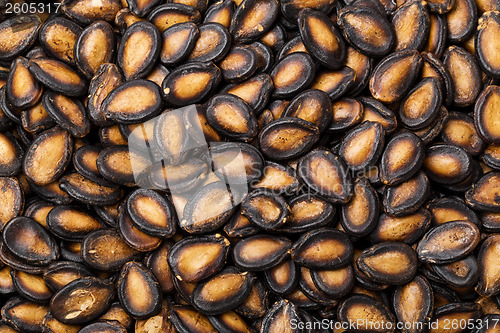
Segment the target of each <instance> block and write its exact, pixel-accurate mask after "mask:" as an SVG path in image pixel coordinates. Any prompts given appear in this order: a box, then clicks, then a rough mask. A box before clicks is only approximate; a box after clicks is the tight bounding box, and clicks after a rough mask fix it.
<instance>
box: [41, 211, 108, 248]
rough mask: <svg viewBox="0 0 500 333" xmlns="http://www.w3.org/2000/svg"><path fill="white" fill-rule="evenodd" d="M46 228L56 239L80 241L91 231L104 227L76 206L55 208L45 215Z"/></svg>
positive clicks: (92, 216)
mask: <svg viewBox="0 0 500 333" xmlns="http://www.w3.org/2000/svg"><path fill="white" fill-rule="evenodd" d="M47 227H48V229H49V230H50V231H51V232H52V233H54V234H55V235H56V236H57V237H59V238H62V239H66V240H70V241H80V240H82V239H83V238H84V237H85V236H86V235H87V234H89V233H90V232H92V231H95V230H100V229H102V228H103V227H104V226H103V225H102V224H101V222H100V221H99V220H98V219H97V217H95V216H94V215H93V214H92V213H90V212H89V211H87V210H85V209H83V208H80V207H78V206H65V205H61V206H57V207H54V208H53V209H52V210H51V211H50V212H49V214H48V215H47Z"/></svg>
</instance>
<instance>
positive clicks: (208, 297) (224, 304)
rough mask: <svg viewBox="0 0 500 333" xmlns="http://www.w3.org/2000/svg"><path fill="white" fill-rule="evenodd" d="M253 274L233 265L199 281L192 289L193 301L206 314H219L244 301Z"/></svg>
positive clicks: (248, 292) (250, 285) (249, 289)
mask: <svg viewBox="0 0 500 333" xmlns="http://www.w3.org/2000/svg"><path fill="white" fill-rule="evenodd" d="M253 278H254V277H253V276H252V275H251V274H250V273H248V272H242V271H240V270H238V269H237V268H235V267H227V268H225V269H224V270H223V271H221V272H220V273H218V274H217V275H215V276H213V277H211V278H209V279H207V280H205V281H204V282H201V283H199V284H198V285H197V286H196V288H195V289H194V290H193V302H194V304H195V305H196V306H197V307H198V308H199V309H200V310H201V311H202V312H203V313H206V314H208V315H219V314H222V313H224V312H226V311H228V310H230V309H233V308H235V307H236V306H238V305H240V304H241V303H243V302H244V301H245V299H246V298H247V297H248V295H249V294H250V291H251V287H252V280H253Z"/></svg>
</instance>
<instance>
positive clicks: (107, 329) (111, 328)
mask: <svg viewBox="0 0 500 333" xmlns="http://www.w3.org/2000/svg"><path fill="white" fill-rule="evenodd" d="M78 332H81V333H93V332H103V333H126V332H127V330H126V329H125V328H124V327H123V326H122V325H120V323H117V322H115V321H100V322H95V323H92V324H89V325H87V326H85V327H83V328H82V329H80V330H79V331H78Z"/></svg>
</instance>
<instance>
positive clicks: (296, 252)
mask: <svg viewBox="0 0 500 333" xmlns="http://www.w3.org/2000/svg"><path fill="white" fill-rule="evenodd" d="M352 256H353V246H352V243H351V241H350V240H349V238H348V237H347V235H346V234H345V233H344V232H341V231H338V230H335V229H331V228H322V229H318V230H315V231H310V232H308V233H306V234H303V235H302V236H301V237H300V238H299V239H298V240H297V241H296V242H295V243H294V244H293V247H292V251H291V257H292V259H293V260H294V261H295V262H296V263H298V264H300V265H303V266H305V267H308V268H310V269H317V270H324V269H334V268H339V267H342V266H344V265H346V264H347V263H348V262H349V261H350V260H351V259H352Z"/></svg>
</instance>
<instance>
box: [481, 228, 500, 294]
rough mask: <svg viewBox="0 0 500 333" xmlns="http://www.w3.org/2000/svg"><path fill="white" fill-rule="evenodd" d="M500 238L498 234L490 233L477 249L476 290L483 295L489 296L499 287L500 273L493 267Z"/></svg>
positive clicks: (496, 259)
mask: <svg viewBox="0 0 500 333" xmlns="http://www.w3.org/2000/svg"><path fill="white" fill-rule="evenodd" d="M499 246H500V238H499V237H498V235H491V236H489V237H488V238H486V240H485V241H484V242H483V243H482V244H481V248H480V249H479V255H478V261H479V273H480V274H479V281H478V284H477V286H476V291H477V292H478V293H479V294H480V295H482V296H485V297H490V296H492V295H494V294H496V293H497V292H498V290H499V289H500V275H499V274H498V273H499V272H498V269H496V268H495V266H496V264H495V262H497V261H498V247H499Z"/></svg>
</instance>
